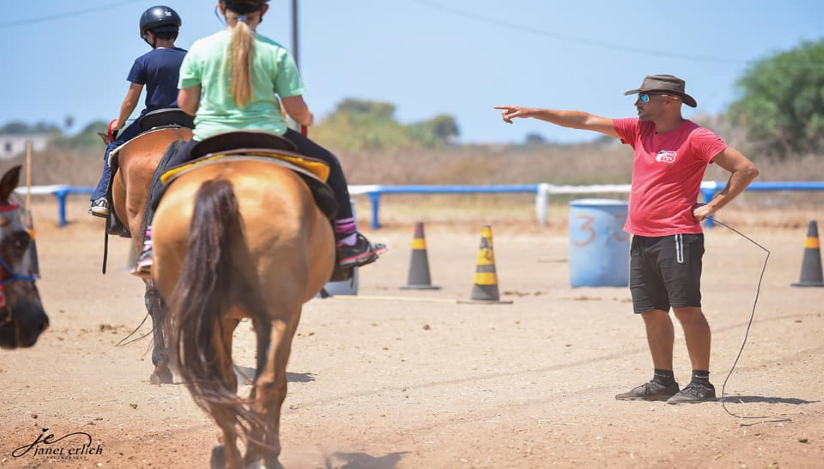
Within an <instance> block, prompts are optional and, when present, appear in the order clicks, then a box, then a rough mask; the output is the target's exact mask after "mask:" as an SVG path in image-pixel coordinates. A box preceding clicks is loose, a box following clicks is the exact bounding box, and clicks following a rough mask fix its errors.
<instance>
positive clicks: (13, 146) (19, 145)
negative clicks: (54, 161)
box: [0, 134, 49, 160]
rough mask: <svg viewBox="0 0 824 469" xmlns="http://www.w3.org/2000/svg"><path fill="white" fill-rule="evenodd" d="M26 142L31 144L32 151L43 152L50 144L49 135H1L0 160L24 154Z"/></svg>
mask: <svg viewBox="0 0 824 469" xmlns="http://www.w3.org/2000/svg"><path fill="white" fill-rule="evenodd" d="M26 142H31V149H32V151H43V150H45V149H46V145H47V144H48V143H49V134H0V159H2V160H7V159H9V158H14V157H15V156H17V155H21V154H24V153H25V152H26Z"/></svg>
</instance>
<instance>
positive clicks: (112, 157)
mask: <svg viewBox="0 0 824 469" xmlns="http://www.w3.org/2000/svg"><path fill="white" fill-rule="evenodd" d="M179 128H186V127H181V126H179V125H169V126H166V127H155V128H153V129H152V130H148V131H146V132H141V133H139V134H137V136H136V137H135V138H133V139H131V140H127V141H126V143H124V144H123V145H120V146H119V147H116V148H114V149H112V151H110V152H109V161H108V163H109V167H111V166H113V164H112V162H113V161H114V160H115V159H116V158H117V154H118V153H119V152H120V150H121V149H122V148H123V147H125V146H126V145H128V144H130V143H132V142H134V141H135V140H137V139H138V138H140V137H142V136H144V135H149V134H151V133H154V132H162V131H164V130H167V129H179Z"/></svg>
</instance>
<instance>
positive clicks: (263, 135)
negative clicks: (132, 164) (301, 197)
mask: <svg viewBox="0 0 824 469" xmlns="http://www.w3.org/2000/svg"><path fill="white" fill-rule="evenodd" d="M295 150H296V146H295V144H294V143H292V142H291V141H290V140H288V139H286V138H285V137H282V136H279V135H276V134H273V133H270V132H263V131H234V132H225V133H221V134H217V135H214V136H212V137H209V138H207V139H205V140H201V141H199V142H196V143H195V144H193V145H192V146H191V147H190V150H189V155H188V158H186V159H185V161H186V162H185V163H183V164H180V165H178V166H175V167H173V168H170V169H168V170H167V171H165V172H164V173H163V175H162V176H161V177H160V181H161V182H162V183H163V187H162V188H161V193H160V194H158V196H157V197H154V200H153V207H152V208H153V209H156V208H157V204H158V203H159V202H160V199H161V198H162V196H163V193H165V191H166V190H167V188H168V187H169V186H170V185H171V184H172V183H173V182H174V181H175V179H177V178H178V177H179V176H181V175H182V174H185V173H186V172H188V171H190V170H192V169H193V168H196V167H201V166H203V165H210V164H217V163H220V162H225V161H227V160H250V159H251V160H258V161H266V162H268V163H271V164H276V165H279V166H283V167H285V168H288V169H290V170H292V171H294V172H295V173H296V174H297V175H298V176H300V177H301V179H303V180H304V181H305V182H306V184H307V186H309V189H310V190H311V192H312V196H313V197H314V199H315V203H316V204H317V206H318V208H320V210H321V211H322V212H323V214H324V215H326V217H327V218H328V219H329V220H330V223H333V222H334V218H335V215H336V214H337V211H338V203H337V201H336V200H335V196H334V194H333V192H332V189H331V188H330V187H329V186H328V185H327V184H326V179H327V178H328V176H329V171H330V170H329V166H328V165H327V164H326V163H325V162H324V161H321V160H319V159H316V158H311V157H309V156H305V155H301V154H299V153H296V152H295ZM333 229H334V226H333ZM335 257H336V260H335V270H334V272H333V273H332V277H331V279H330V280H331V281H342V280H351V279H352V276H353V270H352V269H351V268H348V269H343V268H341V267H340V265H339V259H338V258H337V257H338V255H337V252H336V256H335Z"/></svg>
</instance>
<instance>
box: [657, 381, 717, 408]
mask: <svg viewBox="0 0 824 469" xmlns="http://www.w3.org/2000/svg"><path fill="white" fill-rule="evenodd" d="M715 400H716V399H715V386H713V385H712V384H710V383H706V384H703V383H690V384H688V385H687V386H686V387H685V388H684V389H682V390H681V392H679V393H678V394H676V395H674V396H672V397H671V398H669V399H668V400H667V404H695V403H698V402H712V401H715Z"/></svg>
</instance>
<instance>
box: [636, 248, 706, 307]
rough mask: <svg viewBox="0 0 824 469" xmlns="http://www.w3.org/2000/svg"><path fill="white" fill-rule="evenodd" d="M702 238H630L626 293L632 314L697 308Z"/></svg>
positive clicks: (699, 301)
mask: <svg viewBox="0 0 824 469" xmlns="http://www.w3.org/2000/svg"><path fill="white" fill-rule="evenodd" d="M703 257H704V235H703V234H677V235H671V236H661V237H647V236H633V237H632V246H631V247H630V267H629V289H630V291H631V292H632V307H633V309H634V310H635V313H643V312H646V311H651V310H654V309H660V310H662V311H669V309H670V307H673V308H682V307H691V306H692V307H699V308H700V307H701V267H702V258H703Z"/></svg>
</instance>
